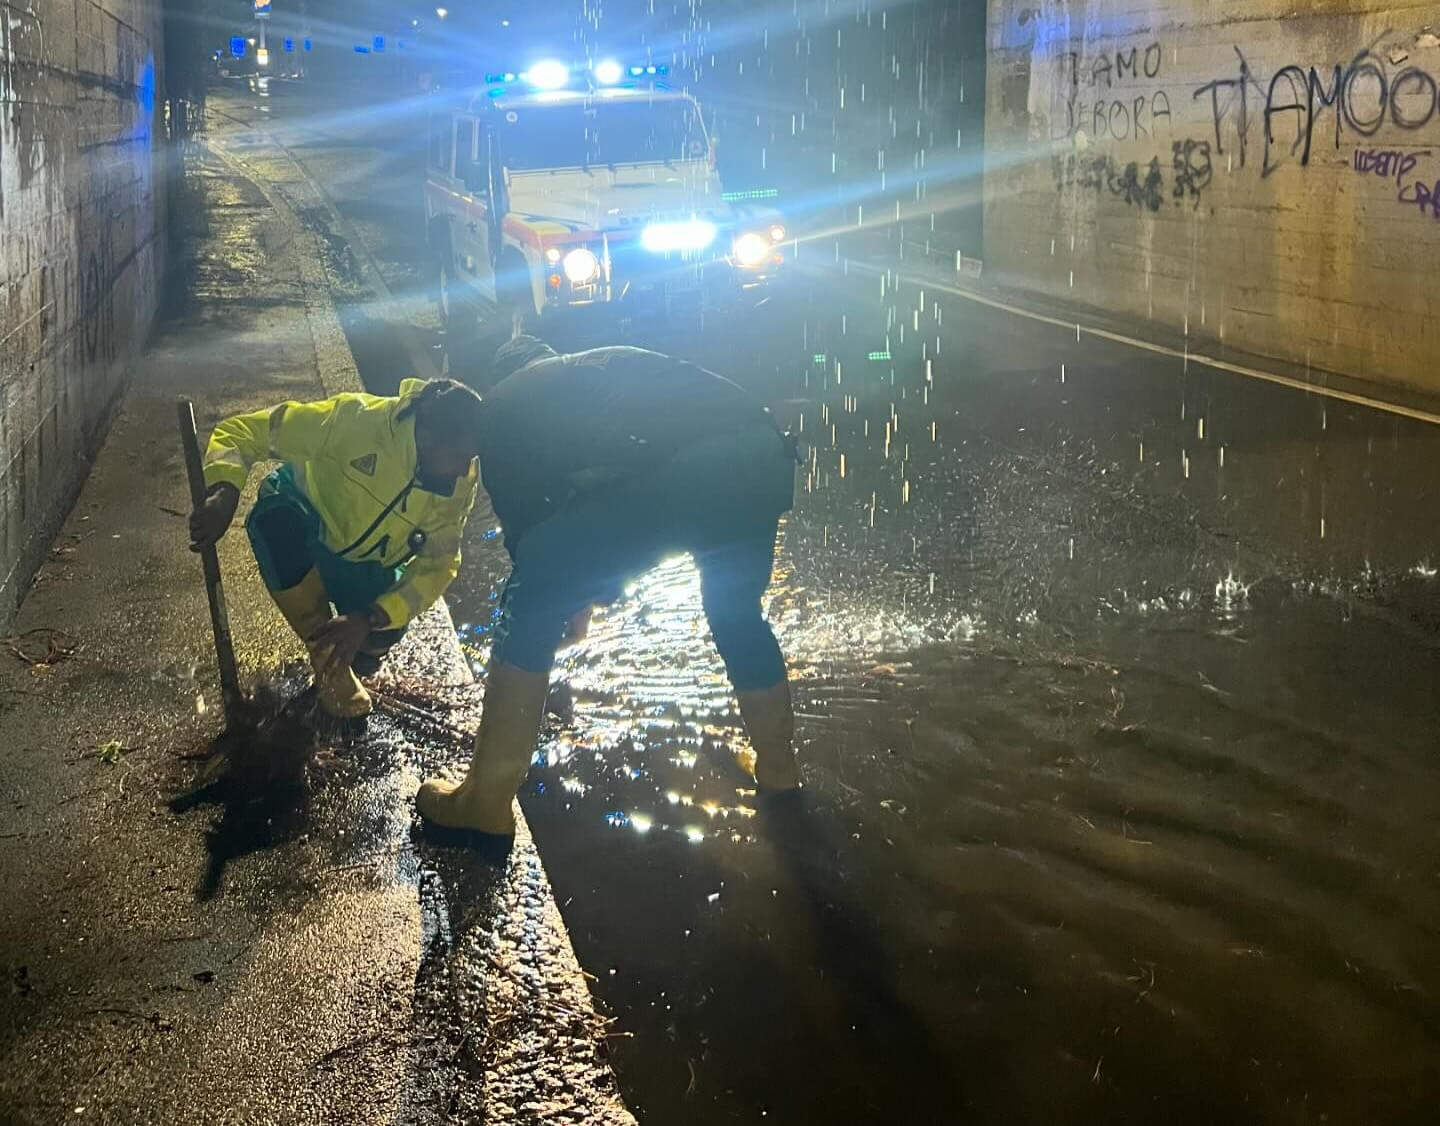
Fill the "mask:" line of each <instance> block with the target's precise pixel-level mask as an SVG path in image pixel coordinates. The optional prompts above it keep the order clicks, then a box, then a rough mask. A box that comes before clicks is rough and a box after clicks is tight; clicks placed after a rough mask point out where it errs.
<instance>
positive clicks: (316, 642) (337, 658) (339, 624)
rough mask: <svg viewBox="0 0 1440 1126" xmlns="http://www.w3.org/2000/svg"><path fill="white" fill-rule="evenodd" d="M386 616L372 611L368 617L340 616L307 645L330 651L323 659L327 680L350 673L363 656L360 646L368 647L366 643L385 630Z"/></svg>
mask: <svg viewBox="0 0 1440 1126" xmlns="http://www.w3.org/2000/svg"><path fill="white" fill-rule="evenodd" d="M383 619H384V615H383V614H382V613H381V612H380V611H379V610H375V609H372V610H371V611H370V612H369V613H365V612H364V611H361V612H358V613H351V614H341V615H340V616H339V617H338V618H331V619H330V620H329V621H328V622H326V623H325V624H324V625H323V626H321V627H320V628H319V629H317V630H316V631H315V632H314V633H312V634H311V635H310V636H309V637H307V638H306V639H305V641H306V642H307V643H308V644H310V645H313V646H315V647H317V648H324V647H328V648H329V649H330V653H329V655H328V656H327V657H325V658H324V662H323V664H322V666H321V668H320V670H319V671H320V673H321V674H322V675H325V676H329V675H332V674H333V673H335V672H337V671H339V670H341V669H348V668H349V667H350V666H351V665H352V664H354V663H355V654H356V653H358V652H360V646H362V645H364V644H365V639H366V638H367V637H369V636H370V633H371V631H372V630H376V629H383V628H384V627H385V625H386V622H385V621H384V620H383Z"/></svg>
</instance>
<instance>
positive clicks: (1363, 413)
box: [452, 275, 1440, 1123]
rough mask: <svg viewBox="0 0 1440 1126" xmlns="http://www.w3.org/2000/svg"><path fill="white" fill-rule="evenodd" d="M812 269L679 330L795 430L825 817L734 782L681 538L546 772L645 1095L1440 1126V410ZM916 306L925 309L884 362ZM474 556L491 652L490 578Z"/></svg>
mask: <svg viewBox="0 0 1440 1126" xmlns="http://www.w3.org/2000/svg"><path fill="white" fill-rule="evenodd" d="M807 279H808V280H807V281H806V283H805V286H804V287H803V295H801V296H795V297H793V299H792V300H793V303H792V304H789V305H785V306H783V307H781V308H778V309H777V308H774V307H767V308H762V309H761V310H760V311H759V312H758V313H757V314H755V315H754V316H752V317H751V318H750V319H749V320H748V322H747V332H748V333H749V335H748V337H747V338H746V342H745V343H744V344H743V345H740V346H739V347H737V345H736V339H737V337H736V336H735V335H734V334H733V333H731V332H726V331H724V326H723V325H722V324H715V325H713V326H711V329H710V331H708V332H707V333H706V335H705V336H703V337H702V338H701V339H699V340H698V341H693V342H692V344H691V347H690V354H691V355H692V357H693V358H695V359H697V360H699V361H701V362H704V363H708V364H711V365H712V366H714V367H716V368H717V370H720V371H722V372H724V373H725V374H727V375H730V376H731V377H733V378H736V379H738V380H740V381H742V382H744V383H745V384H746V385H747V386H749V387H750V388H751V389H752V390H754V391H756V392H757V393H759V394H761V395H762V396H764V397H765V398H766V399H767V400H768V401H770V402H772V403H773V404H775V408H776V410H777V413H780V414H781V415H782V417H784V418H785V419H786V421H788V422H789V423H790V424H791V426H792V428H793V429H796V430H797V431H799V432H801V433H802V434H803V436H804V439H805V448H804V453H805V462H804V464H803V465H802V466H801V467H800V468H799V478H798V480H799V484H800V492H799V500H798V503H797V507H796V511H795V512H794V513H793V514H792V516H791V518H790V519H789V521H788V523H787V525H786V527H785V529H784V542H783V548H782V552H781V557H780V565H779V568H778V570H777V575H776V583H775V586H774V588H773V590H772V597H771V601H770V615H771V618H772V620H773V621H775V623H776V624H777V627H778V631H779V633H780V636H781V639H782V643H783V645H784V647H785V649H786V652H787V653H789V654H791V655H792V667H793V669H794V672H795V674H796V680H797V711H798V713H799V716H800V719H799V724H800V739H801V747H802V750H801V756H802V761H803V763H804V770H805V774H806V778H807V781H808V797H809V799H810V801H809V810H808V812H806V813H805V814H803V815H799V816H797V815H794V814H793V813H786V814H782V815H775V814H773V813H772V811H770V810H767V808H766V807H765V806H764V805H763V804H762V803H760V802H758V801H757V799H756V797H755V795H754V794H753V793H752V792H750V791H749V790H748V789H747V788H746V780H745V778H744V776H743V775H742V774H741V773H740V772H739V771H738V770H737V769H736V768H735V767H734V766H732V765H731V752H732V750H733V749H735V748H743V736H742V735H741V733H740V727H739V722H738V716H737V715H736V714H735V712H734V708H733V704H732V703H731V700H730V697H729V694H728V691H727V687H726V683H725V679H724V673H723V670H722V669H721V667H720V665H719V662H718V660H717V658H716V657H715V656H714V653H713V650H712V647H711V645H710V643H709V641H708V638H706V636H705V633H704V624H703V621H704V619H703V615H702V614H701V610H700V602H699V588H698V582H697V577H696V574H695V572H694V569H693V567H692V566H691V565H690V564H689V563H688V561H686V560H676V561H674V562H673V563H671V564H668V565H666V566H665V567H662V568H661V569H660V570H658V571H656V572H654V573H652V574H650V575H648V576H646V577H645V578H644V579H642V580H641V581H639V582H638V583H637V584H636V586H635V588H634V589H633V590H632V592H631V596H630V598H629V599H628V600H627V601H626V602H625V603H624V604H623V605H620V606H618V607H615V608H612V609H611V610H609V611H607V612H606V613H605V614H604V615H603V616H602V617H601V618H600V619H599V620H598V621H597V624H596V627H595V628H594V630H593V631H592V634H591V636H590V638H589V640H588V641H587V642H586V643H585V644H584V645H583V646H581V647H580V648H579V649H577V650H574V651H572V652H571V653H570V654H569V655H568V657H567V659H566V660H565V662H564V668H563V672H562V673H561V674H560V675H561V676H562V678H563V679H564V681H565V683H566V685H567V686H568V689H569V692H570V693H571V694H572V696H573V699H574V709H573V717H572V718H570V719H569V722H566V723H564V724H560V723H558V722H557V723H556V725H555V726H554V727H553V729H552V730H551V733H550V736H549V737H548V738H547V740H546V742H545V743H544V745H543V746H542V749H541V755H540V757H539V759H538V760H537V761H538V763H539V765H538V766H537V768H536V769H535V770H534V771H533V772H532V775H531V781H530V784H529V786H528V787H527V789H526V791H525V792H524V793H523V794H522V803H523V805H524V807H525V810H526V813H527V816H528V817H529V818H530V820H531V822H532V824H533V826H534V828H535V833H536V837H537V840H538V841H539V843H540V847H541V849H542V851H543V853H544V855H545V857H546V861H547V865H548V868H549V871H550V873H551V876H552V878H553V880H554V882H555V885H556V891H557V895H558V898H559V900H560V902H561V904H562V906H563V910H564V913H565V916H566V920H567V922H568V924H569V925H570V927H571V931H572V934H573V937H574V941H575V944H576V947H577V950H578V952H579V953H580V956H581V958H582V960H583V961H584V962H585V964H586V965H587V967H589V969H590V970H591V972H593V973H595V974H596V975H597V978H598V981H597V982H596V985H595V988H596V990H597V992H598V993H599V995H600V996H601V997H602V998H603V999H604V1000H605V1001H606V1002H608V1003H609V1004H610V1005H611V1006H612V1008H613V1010H614V1013H615V1016H616V1018H617V1025H616V1027H617V1030H619V1031H622V1032H623V1033H625V1034H626V1036H627V1038H623V1039H617V1040H615V1041H614V1050H615V1058H616V1061H617V1067H618V1071H619V1075H620V1078H621V1081H622V1084H623V1085H624V1086H625V1088H626V1090H627V1092H628V1095H629V1097H630V1099H631V1102H632V1104H633V1105H635V1106H636V1107H637V1109H638V1110H640V1111H641V1112H648V1114H649V1115H650V1116H651V1117H652V1118H653V1120H655V1121H686V1122H731V1121H736V1122H749V1121H756V1120H758V1119H759V1117H760V1114H761V1112H762V1111H768V1112H769V1116H770V1118H771V1119H773V1120H775V1121H781V1122H792V1121H793V1122H798V1121H831V1122H847V1123H848V1122H878V1121H906V1122H937V1123H938V1122H946V1123H948V1122H966V1121H982V1122H1016V1121H1026V1122H1058V1121H1075V1122H1093V1123H1113V1122H1122V1121H1126V1122H1146V1121H1156V1120H1159V1119H1160V1118H1164V1119H1166V1120H1170V1121H1197V1122H1198V1121H1227V1122H1247V1121H1255V1122H1262V1121H1265V1122H1268V1121H1294V1122H1311V1121H1314V1122H1318V1121H1326V1120H1328V1121H1332V1122H1358V1121H1384V1122H1401V1121H1416V1122H1419V1121H1424V1120H1425V1117H1424V1115H1425V1111H1424V1105H1425V1095H1426V1094H1427V1093H1428V1092H1434V1091H1435V1090H1436V1089H1437V1087H1436V1084H1437V1082H1440V1074H1437V1071H1436V1066H1437V1064H1436V1061H1437V1059H1440V1055H1437V1052H1440V1045H1437V1042H1436V1032H1435V1030H1436V1027H1437V1025H1436V1022H1437V1018H1440V1010H1437V1008H1436V1005H1435V1002H1434V1000H1433V991H1434V990H1435V988H1436V987H1437V985H1440V982H1437V965H1436V960H1435V958H1434V955H1433V941H1432V940H1433V935H1434V933H1435V927H1436V925H1437V923H1440V895H1437V892H1436V889H1435V882H1434V879H1435V877H1434V871H1435V863H1436V860H1437V841H1436V837H1435V830H1434V826H1435V824H1436V823H1437V814H1440V796H1437V795H1440V787H1437V782H1440V777H1437V774H1440V765H1437V763H1436V761H1435V759H1434V745H1435V737H1436V733H1437V731H1440V725H1437V716H1436V707H1435V694H1434V685H1435V683H1436V682H1437V676H1440V657H1437V654H1436V649H1435V644H1434V640H1433V633H1432V632H1431V631H1432V630H1433V624H1434V621H1435V611H1436V607H1437V601H1436V594H1437V588H1436V586H1435V569H1434V567H1433V565H1432V563H1431V559H1432V552H1434V553H1435V555H1434V556H1433V557H1435V558H1440V552H1437V551H1436V549H1435V547H1434V544H1433V541H1431V539H1430V536H1431V526H1430V523H1429V521H1428V520H1426V519H1424V518H1423V516H1422V515H1421V514H1422V513H1423V512H1424V511H1425V507H1424V506H1425V502H1426V497H1427V496H1428V494H1429V491H1430V489H1429V485H1428V480H1429V479H1430V478H1433V476H1434V473H1435V470H1436V468H1437V466H1436V459H1437V455H1440V447H1437V432H1435V431H1434V428H1433V427H1431V426H1429V425H1428V424H1425V423H1421V422H1415V421H1407V420H1404V419H1399V418H1396V417H1394V416H1390V415H1386V414H1384V413H1381V412H1378V411H1371V410H1366V409H1362V408H1358V407H1353V406H1348V405H1346V404H1344V403H1337V402H1335V401H1333V400H1327V399H1325V398H1322V397H1319V396H1307V395H1303V394H1300V393H1298V392H1295V391H1291V390H1287V389H1284V388H1277V387H1273V386H1269V385H1266V384H1263V383H1258V382H1255V381H1252V380H1246V379H1243V378H1239V377H1236V376H1230V375H1224V374H1217V373H1215V372H1211V371H1207V370H1205V369H1204V368H1201V367H1199V366H1196V365H1191V366H1188V370H1186V365H1184V363H1183V361H1182V360H1181V359H1180V358H1175V359H1173V360H1171V359H1167V358H1165V357H1155V356H1151V355H1147V354H1146V353H1143V352H1137V351H1135V350H1133V349H1129V348H1125V347H1122V346H1120V345H1117V344H1108V343H1103V342H1100V343H1097V342H1095V341H1093V340H1092V339H1091V338H1089V337H1085V338H1083V339H1082V340H1081V341H1080V342H1079V343H1077V341H1076V334H1075V333H1074V330H1073V329H1070V330H1061V329H1057V328H1053V327H1047V326H1044V325H1037V324H1035V323H1033V322H1030V321H1027V320H1025V319H1023V318H1020V317H1014V316H1009V315H1007V314H1003V313H997V312H995V311H992V310H989V309H986V308H977V307H975V306H973V305H971V304H969V303H968V302H966V301H964V300H962V299H959V298H958V297H956V296H954V295H953V294H947V293H945V292H944V291H943V290H931V291H929V292H924V291H923V287H922V286H921V285H919V284H918V283H911V284H901V285H900V286H899V287H898V290H897V287H896V285H895V283H894V281H893V280H892V281H891V282H890V283H889V284H888V285H887V286H885V287H883V288H884V292H885V299H884V301H883V302H877V301H872V300H868V297H869V294H870V293H876V292H880V291H881V289H882V287H881V285H880V283H879V281H878V279H873V278H859V277H855V276H853V275H852V277H850V278H849V279H846V278H844V277H843V276H841V277H839V278H834V277H822V276H813V277H811V276H808V275H807ZM872 284H873V289H872ZM897 313H898V317H899V319H901V320H904V321H906V322H908V323H912V324H913V323H916V322H915V320H914V314H916V313H918V314H919V315H920V316H921V317H922V318H923V321H924V323H925V324H926V326H927V329H926V331H925V332H924V333H923V334H920V335H919V336H918V338H917V336H914V335H912V336H911V338H910V340H909V341H908V342H907V343H906V344H905V345H899V344H898V342H897V341H896V340H895V339H894V338H891V340H890V341H889V342H888V343H889V344H890V347H889V348H887V347H886V344H887V339H886V333H885V326H886V323H887V322H888V321H893V320H894V319H896V317H897ZM656 338H657V340H658V339H660V336H659V334H658V333H657V337H656ZM664 344H665V346H667V347H672V348H673V347H675V346H676V345H675V341H674V339H673V337H671V336H666V337H664ZM937 353H938V356H937ZM1062 365H1063V378H1062ZM802 419H803V421H802ZM1317 479H1320V480H1323V482H1324V484H1325V494H1326V497H1327V503H1328V505H1329V512H1330V515H1329V518H1328V521H1327V527H1326V535H1325V538H1324V540H1321V539H1320V536H1319V525H1318V515H1317V514H1316V513H1315V512H1314V511H1313V505H1314V503H1315V501H1314V498H1315V496H1316V495H1317V493H1318V488H1317ZM1406 512H1410V513H1412V514H1414V518H1411V519H1407V518H1405V517H1404V515H1403V514H1404V513H1406ZM472 538H474V539H476V541H477V542H476V544H475V547H474V549H473V550H471V552H470V554H469V555H468V556H467V559H468V560H469V561H470V563H469V565H468V566H467V571H466V573H465V575H463V576H462V579H461V582H460V584H458V585H459V588H460V589H459V591H458V592H457V593H456V594H455V595H454V596H453V597H452V602H454V603H455V612H456V617H457V620H459V621H463V622H466V623H467V625H466V627H465V629H464V631H463V632H464V633H465V636H466V639H467V640H468V641H470V642H471V643H472V644H473V645H475V646H476V649H475V652H476V655H477V657H480V658H482V659H483V655H484V646H485V637H486V629H487V623H488V622H489V621H490V619H491V613H492V610H493V606H494V601H493V600H494V597H495V589H494V587H495V583H496V582H497V581H498V580H500V579H501V578H502V577H503V574H504V567H503V562H502V561H500V560H499V559H498V558H497V553H496V552H495V550H494V548H493V546H487V545H484V544H482V543H481V542H479V536H478V530H477V534H476V535H475V536H473V537H472ZM1322 1116H1328V1117H1322Z"/></svg>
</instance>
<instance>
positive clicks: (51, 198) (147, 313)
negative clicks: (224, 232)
mask: <svg viewBox="0 0 1440 1126" xmlns="http://www.w3.org/2000/svg"><path fill="white" fill-rule="evenodd" d="M161 7H162V5H161V3H160V0H0V629H3V628H4V626H5V625H6V624H7V623H8V622H9V621H10V619H11V617H12V615H13V613H14V610H15V607H16V606H17V605H18V603H19V600H20V599H21V598H22V597H23V595H24V592H25V589H26V587H27V586H28V584H29V581H30V578H31V576H33V574H34V573H35V570H36V568H37V567H38V566H39V564H40V562H41V561H42V560H43V559H44V557H45V554H46V552H47V551H48V549H49V546H50V542H51V539H52V538H53V536H54V534H55V531H56V529H57V528H58V527H59V524H60V521H61V519H62V518H63V517H64V515H65V513H66V511H67V510H68V508H69V507H70V504H71V502H72V500H73V498H74V495H75V492H76V490H77V489H78V488H79V486H80V484H81V483H82V482H83V480H84V477H85V474H86V472H87V470H88V468H89V463H90V460H91V457H92V456H93V454H94V452H95V450H96V448H97V445H98V443H99V441H100V439H101V438H102V437H103V433H104V428H105V423H106V421H107V418H108V415H109V413H110V409H111V406H112V404H113V403H114V402H115V400H116V395H117V393H118V392H119V391H120V390H121V387H122V383H123V380H124V376H125V372H126V370H127V368H128V367H129V365H130V364H131V363H132V361H133V360H134V359H135V357H136V354H137V352H138V350H139V348H140V347H141V345H142V344H143V343H144V341H145V337H146V335H147V333H148V331H149V328H150V325H151V323H152V321H153V319H154V316H155V311H156V306H157V303H158V301H159V297H160V282H161V274H162V272H163V263H164V257H165V256H164V237H163V235H164V222H165V208H164V180H163V175H162V172H163V168H162V146H161V144H160V137H161V133H162V121H161V116H160V107H161V102H160V100H159V99H158V98H157V96H156V91H157V87H158V84H159V83H158V67H159V63H160V59H161V58H162V56H163V51H162V42H161V34H162V33H161ZM164 440H166V441H169V440H170V435H165V436H164Z"/></svg>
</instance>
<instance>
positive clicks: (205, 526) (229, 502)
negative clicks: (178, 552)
mask: <svg viewBox="0 0 1440 1126" xmlns="http://www.w3.org/2000/svg"><path fill="white" fill-rule="evenodd" d="M239 504H240V490H239V489H237V488H236V487H235V486H234V485H230V484H226V483H225V482H221V483H220V484H218V485H215V486H213V487H212V488H211V489H210V492H209V493H207V494H206V496H205V503H204V504H202V505H200V506H199V507H198V508H197V509H195V511H194V512H192V513H190V550H191V551H203V550H204V549H205V548H207V547H214V546H215V545H216V544H217V543H219V542H220V537H221V536H223V535H224V534H225V533H226V531H228V530H229V528H230V522H231V521H232V520H234V519H235V509H236V507H237V506H238V505H239Z"/></svg>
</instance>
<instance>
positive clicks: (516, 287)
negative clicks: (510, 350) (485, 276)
mask: <svg viewBox="0 0 1440 1126" xmlns="http://www.w3.org/2000/svg"><path fill="white" fill-rule="evenodd" d="M495 295H496V297H497V298H498V299H499V302H500V312H501V314H502V315H504V316H507V317H509V318H511V319H512V320H513V321H514V323H515V326H516V328H517V329H518V330H519V331H521V332H523V331H524V330H525V328H526V327H527V326H529V325H531V324H532V323H533V322H534V319H535V291H534V290H533V289H531V287H530V264H529V263H528V262H526V261H525V256H524V255H523V254H521V253H520V252H519V251H516V250H506V251H504V252H503V253H502V254H501V255H500V261H499V262H497V263H496V265H495Z"/></svg>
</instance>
